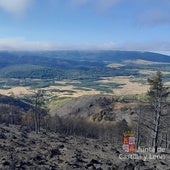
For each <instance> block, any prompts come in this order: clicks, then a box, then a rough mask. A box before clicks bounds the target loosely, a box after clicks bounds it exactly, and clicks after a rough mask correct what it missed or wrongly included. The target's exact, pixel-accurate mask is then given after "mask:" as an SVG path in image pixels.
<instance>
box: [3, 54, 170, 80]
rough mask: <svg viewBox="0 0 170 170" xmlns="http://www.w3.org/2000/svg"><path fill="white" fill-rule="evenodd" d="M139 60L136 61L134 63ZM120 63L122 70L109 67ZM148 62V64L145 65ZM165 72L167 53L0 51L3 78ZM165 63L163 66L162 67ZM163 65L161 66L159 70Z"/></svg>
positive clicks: (167, 61) (78, 76) (166, 69)
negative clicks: (145, 70)
mask: <svg viewBox="0 0 170 170" xmlns="http://www.w3.org/2000/svg"><path fill="white" fill-rule="evenodd" d="M137 62H138V63H137ZM112 63H116V64H118V65H120V64H121V70H116V69H115V68H114V67H108V65H109V64H112ZM148 63H149V66H148ZM162 63H163V64H164V65H163V66H159V68H160V69H161V71H168V67H169V64H170V56H167V55H162V54H157V53H151V52H134V51H53V52H2V51H1V52H0V76H1V77H3V78H45V79H48V78H56V79H57V80H63V79H78V80H79V79H86V78H87V75H88V79H89V78H90V77H91V78H93V79H94V77H95V78H96V79H97V78H98V77H110V76H120V75H125V76H127V75H136V72H133V70H131V71H128V73H127V70H130V69H131V68H132V66H133V68H134V69H141V65H140V64H143V65H145V67H142V68H145V69H150V68H151V65H152V67H153V69H154V68H155V66H156V65H157V66H156V68H158V65H159V64H162ZM165 63H166V67H165ZM162 68H163V69H162Z"/></svg>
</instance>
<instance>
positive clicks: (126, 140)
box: [123, 131, 135, 153]
mask: <svg viewBox="0 0 170 170" xmlns="http://www.w3.org/2000/svg"><path fill="white" fill-rule="evenodd" d="M123 150H124V151H125V152H129V153H133V152H134V151H135V137H134V133H133V132H131V131H127V132H125V133H124V134H123Z"/></svg>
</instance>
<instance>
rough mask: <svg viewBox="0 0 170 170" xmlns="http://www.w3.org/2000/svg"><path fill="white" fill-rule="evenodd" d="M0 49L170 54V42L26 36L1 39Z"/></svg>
mask: <svg viewBox="0 0 170 170" xmlns="http://www.w3.org/2000/svg"><path fill="white" fill-rule="evenodd" d="M0 50H1V51H2V50H9V51H52V50H125V51H155V52H160V53H164V54H169V55H170V42H163V41H158V42H153V41H150V42H133V43H121V44H118V43H113V42H109V43H103V44H65V43H57V42H45V41H27V40H25V39H24V38H5V39H0Z"/></svg>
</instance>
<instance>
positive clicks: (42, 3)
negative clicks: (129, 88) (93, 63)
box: [0, 0, 170, 54]
mask: <svg viewBox="0 0 170 170" xmlns="http://www.w3.org/2000/svg"><path fill="white" fill-rule="evenodd" d="M169 11H170V0H0V50H130V51H131V50H135V51H136V50H137V51H154V52H160V53H164V54H170V12H169Z"/></svg>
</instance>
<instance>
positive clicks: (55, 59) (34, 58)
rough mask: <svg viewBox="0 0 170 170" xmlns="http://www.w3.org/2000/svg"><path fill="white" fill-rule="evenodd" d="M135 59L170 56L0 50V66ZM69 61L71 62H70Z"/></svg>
mask: <svg viewBox="0 0 170 170" xmlns="http://www.w3.org/2000/svg"><path fill="white" fill-rule="evenodd" d="M136 59H141V60H149V61H154V62H170V56H167V55H163V54H158V53H152V52H136V51H54V52H0V65H1V67H2V66H7V65H11V64H25V63H27V64H33V65H42V66H56V65H63V66H69V65H71V64H77V62H78V61H79V62H80V61H81V62H85V61H86V62H87V61H89V60H90V61H97V62H99V61H100V62H104V61H111V62H122V61H124V60H136ZM68 61H69V62H68ZM70 61H72V62H71V63H70ZM73 61H74V62H73Z"/></svg>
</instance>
